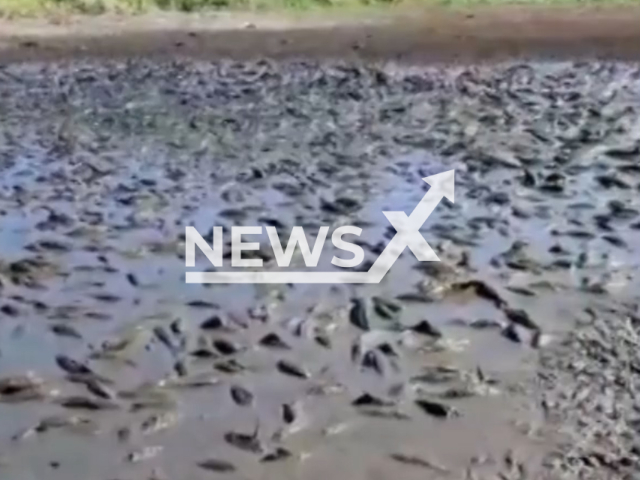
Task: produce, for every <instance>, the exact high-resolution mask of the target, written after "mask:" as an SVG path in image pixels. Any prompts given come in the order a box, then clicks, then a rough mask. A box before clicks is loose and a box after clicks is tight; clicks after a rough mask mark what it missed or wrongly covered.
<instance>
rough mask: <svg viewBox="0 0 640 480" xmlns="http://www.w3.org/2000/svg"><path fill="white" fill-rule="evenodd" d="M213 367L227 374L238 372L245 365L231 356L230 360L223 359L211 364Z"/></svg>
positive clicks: (242, 369)
mask: <svg viewBox="0 0 640 480" xmlns="http://www.w3.org/2000/svg"><path fill="white" fill-rule="evenodd" d="M213 368H215V369H216V370H218V371H220V372H223V373H229V374H235V373H240V372H242V371H244V370H246V367H245V366H244V365H242V364H241V363H240V362H238V361H237V360H235V359H233V358H232V359H230V360H225V361H223V362H218V363H216V364H215V365H214V366H213Z"/></svg>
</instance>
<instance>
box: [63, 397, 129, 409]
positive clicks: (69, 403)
mask: <svg viewBox="0 0 640 480" xmlns="http://www.w3.org/2000/svg"><path fill="white" fill-rule="evenodd" d="M59 403H60V405H62V406H63V407H65V408H73V409H83V410H115V409H117V408H119V407H118V404H117V403H114V402H111V401H108V400H103V399H93V398H87V397H82V396H79V395H77V396H76V395H74V396H70V397H64V398H62V399H60V401H59Z"/></svg>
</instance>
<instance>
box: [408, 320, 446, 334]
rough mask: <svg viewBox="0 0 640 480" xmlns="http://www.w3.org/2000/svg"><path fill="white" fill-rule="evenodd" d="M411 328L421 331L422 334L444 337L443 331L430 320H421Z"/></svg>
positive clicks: (414, 330) (417, 331)
mask: <svg viewBox="0 0 640 480" xmlns="http://www.w3.org/2000/svg"><path fill="white" fill-rule="evenodd" d="M409 330H411V331H413V332H416V333H420V334H422V335H427V336H429V337H433V338H441V337H442V332H441V331H440V330H439V329H437V328H436V327H434V326H433V325H432V324H431V322H429V321H428V320H420V321H419V322H418V323H417V324H415V325H413V326H412V327H409Z"/></svg>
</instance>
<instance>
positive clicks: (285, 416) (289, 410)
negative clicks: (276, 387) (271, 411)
mask: <svg viewBox="0 0 640 480" xmlns="http://www.w3.org/2000/svg"><path fill="white" fill-rule="evenodd" d="M281 411H282V420H283V421H284V423H286V424H287V425H290V424H292V423H293V422H295V421H296V412H295V410H294V409H293V407H292V406H291V405H289V404H288V403H283V404H282V407H281Z"/></svg>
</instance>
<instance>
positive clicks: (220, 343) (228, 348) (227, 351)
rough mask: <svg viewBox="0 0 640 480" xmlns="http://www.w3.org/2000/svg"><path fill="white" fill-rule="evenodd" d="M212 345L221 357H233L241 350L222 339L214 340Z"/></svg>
mask: <svg viewBox="0 0 640 480" xmlns="http://www.w3.org/2000/svg"><path fill="white" fill-rule="evenodd" d="M212 345H213V347H214V348H215V349H216V350H217V351H218V353H220V354H221V355H234V354H236V353H238V352H239V351H240V350H241V349H240V347H239V346H238V345H236V344H235V343H233V342H230V341H229V340H225V339H224V338H216V339H214V340H213V342H212Z"/></svg>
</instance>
